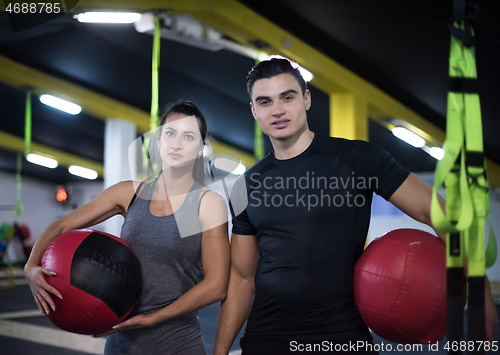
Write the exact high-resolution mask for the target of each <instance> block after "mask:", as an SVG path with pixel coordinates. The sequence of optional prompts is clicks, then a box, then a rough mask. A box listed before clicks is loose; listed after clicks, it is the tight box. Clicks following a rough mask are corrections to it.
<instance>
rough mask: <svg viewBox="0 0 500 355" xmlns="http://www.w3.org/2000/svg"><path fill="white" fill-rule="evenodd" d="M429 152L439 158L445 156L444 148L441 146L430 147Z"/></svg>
mask: <svg viewBox="0 0 500 355" xmlns="http://www.w3.org/2000/svg"><path fill="white" fill-rule="evenodd" d="M429 154H430V155H432V156H433V157H434V158H436V159H437V160H441V159H443V158H444V149H443V148H439V147H432V148H430V149H429Z"/></svg>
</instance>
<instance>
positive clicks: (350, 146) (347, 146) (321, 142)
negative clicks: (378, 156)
mask: <svg viewBox="0 0 500 355" xmlns="http://www.w3.org/2000/svg"><path fill="white" fill-rule="evenodd" d="M316 149H319V150H325V151H330V152H335V153H339V152H342V153H347V152H351V153H352V152H356V151H360V152H368V151H371V150H374V149H375V150H377V149H380V148H379V147H378V146H376V145H375V144H373V143H370V142H366V141H363V140H351V139H345V138H339V137H329V136H325V135H321V134H318V144H317V145H316Z"/></svg>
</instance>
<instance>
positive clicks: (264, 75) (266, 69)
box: [247, 58, 307, 101]
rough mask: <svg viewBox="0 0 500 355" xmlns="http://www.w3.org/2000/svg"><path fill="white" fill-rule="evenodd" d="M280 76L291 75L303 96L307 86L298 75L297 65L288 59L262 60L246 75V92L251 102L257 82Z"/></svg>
mask: <svg viewBox="0 0 500 355" xmlns="http://www.w3.org/2000/svg"><path fill="white" fill-rule="evenodd" d="M280 74H291V75H293V77H294V78H295V79H296V80H297V81H298V82H299V85H300V88H301V89H302V95H305V93H306V89H307V84H306V82H305V80H304V78H303V77H302V75H301V74H300V71H299V69H298V65H297V64H296V63H293V62H291V61H289V60H288V59H281V58H273V59H271V60H264V61H262V62H260V63H258V64H257V65H255V66H254V67H253V68H252V69H251V70H250V71H249V72H248V75H247V91H248V95H250V101H251V100H252V88H253V85H254V84H255V82H256V81H257V80H260V79H270V78H272V77H274V76H276V75H280Z"/></svg>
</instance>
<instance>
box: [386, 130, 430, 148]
mask: <svg viewBox="0 0 500 355" xmlns="http://www.w3.org/2000/svg"><path fill="white" fill-rule="evenodd" d="M392 134H394V135H395V136H396V137H398V138H399V139H401V140H403V141H405V142H406V143H408V144H411V145H412V146H414V147H416V148H422V147H423V146H425V139H423V138H422V137H420V136H418V135H416V134H415V133H413V132H411V131H409V130H407V129H406V128H404V127H394V128H393V129H392Z"/></svg>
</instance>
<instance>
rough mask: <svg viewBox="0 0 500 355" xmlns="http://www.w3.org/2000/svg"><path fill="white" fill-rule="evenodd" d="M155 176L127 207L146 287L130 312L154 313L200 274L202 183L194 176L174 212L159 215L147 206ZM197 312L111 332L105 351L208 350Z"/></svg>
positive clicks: (128, 235)
mask: <svg viewBox="0 0 500 355" xmlns="http://www.w3.org/2000/svg"><path fill="white" fill-rule="evenodd" d="M157 181H158V180H153V181H152V182H151V183H149V184H147V185H146V186H145V187H144V188H143V189H142V191H141V192H140V194H139V196H138V198H137V199H136V200H135V201H134V203H133V204H132V206H130V207H129V209H128V211H127V215H126V216H125V222H124V223H123V226H122V231H121V238H122V239H123V240H124V241H125V242H126V243H127V244H128V245H129V246H130V248H131V249H132V251H133V252H134V253H135V255H136V256H137V258H138V259H139V262H140V263H141V266H142V273H143V289H142V293H141V296H140V298H139V303H138V305H137V306H136V308H135V309H134V311H133V312H132V314H131V316H134V315H137V314H149V313H153V312H156V311H158V310H160V309H162V308H164V307H165V306H167V305H169V304H171V303H172V302H174V301H175V300H177V299H178V298H179V297H180V296H182V295H183V294H184V293H186V292H187V291H188V290H189V289H191V288H192V287H193V286H195V285H196V284H197V283H198V281H199V278H200V275H201V226H200V222H199V217H198V208H199V200H200V193H201V191H202V189H203V185H201V184H199V183H196V182H195V183H194V184H193V186H192V187H191V189H190V191H189V192H188V194H187V195H186V198H185V199H184V202H183V204H182V205H181V207H180V208H179V209H178V210H177V211H176V212H175V213H174V214H172V215H168V216H162V217H157V216H154V215H153V214H151V212H150V210H149V202H150V199H151V196H152V193H153V191H154V188H155V186H156V183H157ZM197 313H198V312H197V311H194V312H191V313H188V314H185V315H183V316H180V317H177V318H174V319H172V320H169V321H166V322H163V323H161V324H160V325H158V326H157V327H154V328H143V329H137V330H130V331H123V332H119V333H115V334H112V335H110V336H108V339H107V343H106V351H105V354H115V353H116V354H118V353H122V354H128V353H130V354H148V355H149V354H189V355H195V354H205V349H204V346H203V340H202V338H201V328H200V325H199V321H198V317H197ZM108 343H109V344H108Z"/></svg>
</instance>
